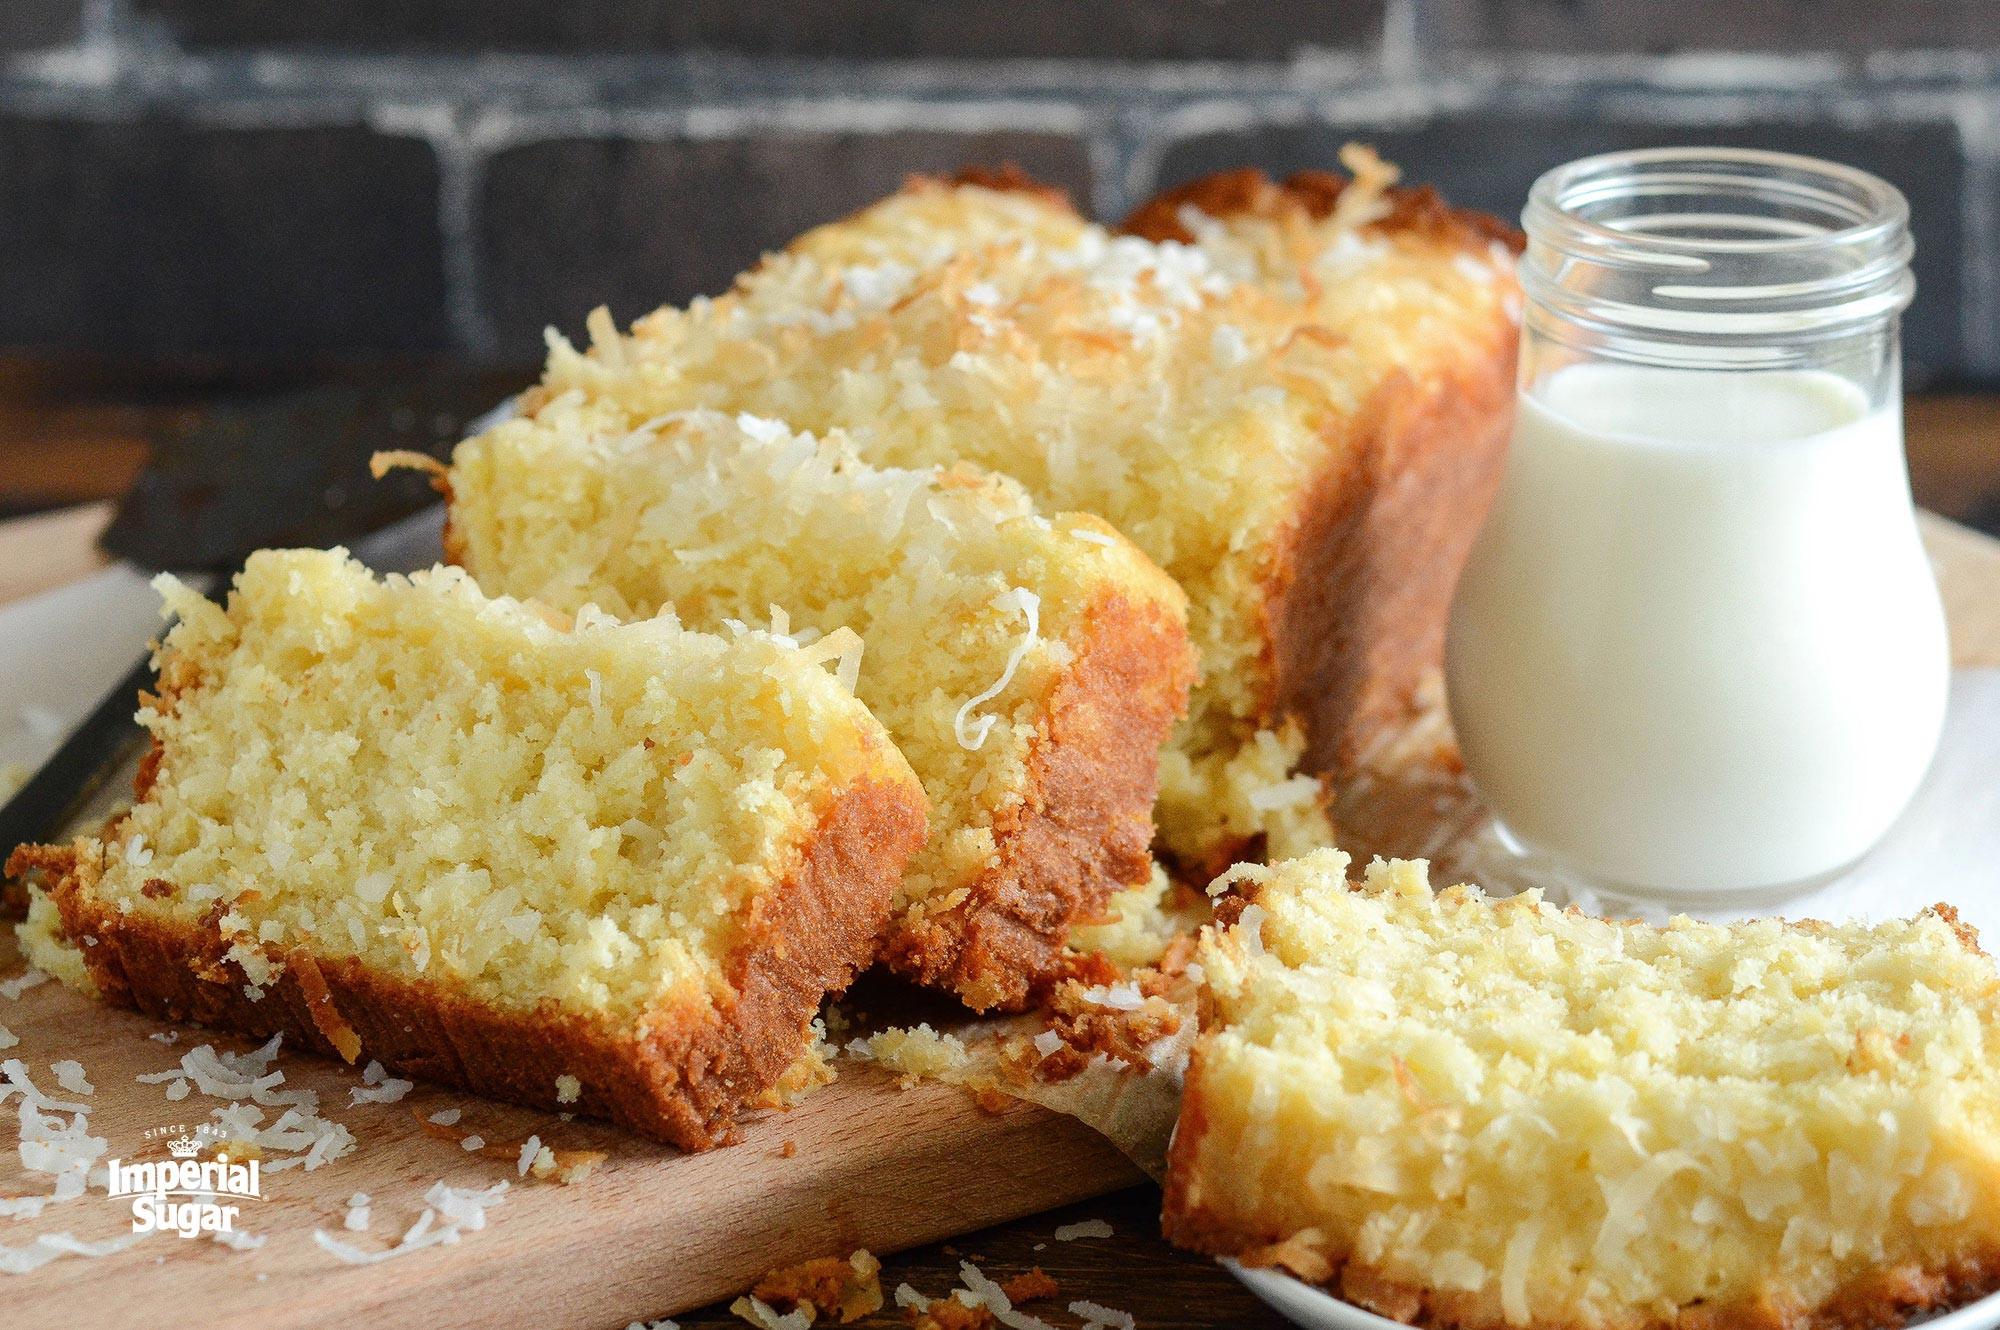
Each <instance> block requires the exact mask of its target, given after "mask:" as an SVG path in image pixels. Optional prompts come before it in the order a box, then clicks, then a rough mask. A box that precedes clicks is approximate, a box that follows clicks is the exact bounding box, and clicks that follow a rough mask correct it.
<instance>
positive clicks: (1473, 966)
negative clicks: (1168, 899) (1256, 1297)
mask: <svg viewBox="0 0 2000 1330" xmlns="http://www.w3.org/2000/svg"><path fill="white" fill-rule="evenodd" d="M1347 866H1348V865H1347V859H1346V856H1345V855H1342V854H1339V853H1337V852H1334V851H1322V852H1320V853H1317V854H1314V855H1311V856H1309V857H1306V858H1303V859H1299V860H1296V861H1293V862H1290V863H1285V864H1279V865H1276V866H1273V867H1270V868H1260V867H1245V868H1238V869H1234V870H1232V871H1231V872H1230V873H1229V874H1228V875H1226V876H1225V877H1224V878H1223V879H1222V880H1221V881H1220V882H1219V883H1218V886H1219V887H1223V888H1226V889H1227V890H1228V892H1229V894H1228V895H1226V896H1225V897H1224V899H1223V901H1222V903H1221V905H1220V907H1219V909H1218V920H1219V921H1220V922H1218V924H1217V925H1216V926H1215V927H1214V928H1213V929H1212V930H1210V931H1209V932H1207V933H1206V934H1205V935H1204V937H1203V939H1202V942H1201V945H1200V949H1199V953H1200V954H1199V963H1200V965H1201V967H1202V971H1203V974H1204V977H1205V984H1204V993H1203V996H1202V1002H1203V1007H1204V1015H1203V1018H1202V1032H1201V1036H1200V1038H1199V1041H1198V1043H1197V1046H1196V1049H1195V1052H1194V1055H1193V1059H1192V1062H1191V1064H1190V1067H1189V1070H1188V1076H1187V1089H1186V1098H1185V1100H1184V1103H1183V1106H1182V1109H1181V1116H1180V1123H1179V1128H1178V1131H1177V1134H1176V1136H1175V1138H1174V1144H1173V1148H1172V1151H1171V1155H1170V1160H1169V1178H1168V1183H1167V1191H1166V1211H1165V1224H1166V1230H1167V1233H1168V1235H1169V1236H1170V1237H1171V1238H1172V1239H1173V1240H1174V1241H1175V1242H1178V1243H1180V1244H1182V1245H1183V1246H1187V1247H1191V1248H1193V1249H1195V1250H1197V1251H1202V1252H1209V1253H1214V1254H1218V1255H1228V1256H1234V1257H1236V1258H1238V1259H1240V1260H1243V1261H1245V1262H1247V1263H1251V1264H1266V1265H1268V1264H1277V1265H1282V1266H1284V1267H1286V1268H1288V1269H1289V1270H1291V1271H1292V1272H1294V1273H1295V1274H1297V1275H1299V1276H1300V1277H1302V1278H1304V1279H1306V1280H1308V1281H1310V1282H1312V1283H1316V1284H1321V1285H1324V1286H1326V1287H1327V1288H1328V1289H1330V1290H1331V1291H1333V1292H1335V1293H1337V1294H1339V1295H1340V1296H1342V1297H1344V1298H1346V1299H1348V1300H1349V1301H1351V1302H1356V1303H1359V1304H1360V1305H1362V1306H1364V1307H1368V1308H1370V1309H1372V1310H1375V1311H1378V1312H1380V1313H1382V1314H1384V1315H1386V1316H1389V1317H1392V1318H1394V1319H1396V1320H1400V1321H1405V1322H1409V1323H1412V1324H1418V1325H1426V1326H1436V1327H1445V1326H1451V1327H1464V1328H1466V1330H1485V1328H1487V1327H1493V1328H1495V1330H1497V1328H1498V1327H1503V1326H1512V1327H1549V1328H1550V1330H1553V1328H1554V1327H1564V1328H1565V1330H1575V1328H1578V1327H1589V1328H1590V1330H1599V1328H1602V1330H1611V1328H1613V1327H1616V1328H1617V1330H1651V1328H1652V1327H1659V1328H1660V1330H1666V1328H1667V1327H1678V1328H1679V1330H1690V1328H1693V1327H1699V1328H1701V1330H1720V1328H1721V1327H1736V1326H1746V1327H1760V1328H1762V1327H1769V1328H1770V1330H1780V1328H1783V1330H1805V1328H1806V1327H1815V1326H1828V1327H1831V1326H1881V1325H1897V1324H1900V1323H1901V1322H1902V1318H1903V1317H1904V1316H1905V1315H1906V1314H1908V1313H1913V1312H1918V1311H1923V1310H1926V1309H1930V1308H1935V1307H1943V1306H1949V1305H1952V1304H1955V1303H1958V1302H1963V1301H1966V1300H1969V1299H1971V1298H1974V1297H1976V1296H1979V1295H1982V1294H1984V1293H1987V1292H1990V1291H1992V1290H1993V1289H1995V1288H1996V1287H2000V983H1996V979H1995V975H1994V967H1993V965H1992V962H1991V961H1990V960H1989V959H1988V958H1987V957H1986V956H1985V955H1984V954H1983V953H1982V952H1981V951H1980V950H1979V948H1978V946H1977V945H1976V941H1975V939H1974V937H1973V935H1972V933H1971V931H1970V930H1969V929H1967V928H1965V927H1963V926H1961V925H1960V924H1959V923H1958V922H1957V920H1956V918H1955V916H1954V915H1953V914H1952V912H1951V911H1950V910H1949V909H1948V908H1946V907H1944V906H1938V907H1936V908H1934V909H1931V910H1926V911H1925V912H1923V913H1922V914H1920V915H1918V916H1916V917H1915V918H1913V919H1907V920H1901V921H1897V922H1893V923H1883V924H1875V925H1866V924H1851V925H1846V926H1841V927H1834V926H1831V925H1828V924H1822V923H1801V924H1788V923H1783V922H1779V921H1775V920H1759V921H1755V922H1750V923H1742V924H1732V925H1727V926H1725V925H1716V924H1700V923H1694V922H1691V921H1689V920H1687V919H1678V920H1676V921H1675V922H1673V923H1672V924H1670V925H1668V926H1666V927H1664V928H1654V927H1649V926H1646V925H1641V924H1620V923H1611V922H1607V921H1605V920H1601V919H1595V918H1591V917H1588V916H1585V915H1582V914H1580V913H1578V912H1576V911H1573V910H1572V911H1563V910H1558V909H1556V908H1554V907H1553V906H1550V905H1547V904H1545V903H1543V902H1542V901H1541V899H1540V898H1539V896H1538V895H1537V894H1534V893H1530V894H1528V895H1524V896H1519V897H1514V898H1511V899H1506V900H1489V899H1488V898H1487V897H1485V896H1484V895H1482V894H1481V893H1480V892H1479V891H1478V890H1477V889H1476V888H1472V887H1452V888H1450V889H1448V890H1445V891H1439V892H1433V891H1431V889H1430V888H1429V886H1428V885H1426V883H1425V874H1424V867H1423V865H1422V864H1420V863H1405V862H1395V863H1385V862H1382V861H1379V860H1378V861H1377V862H1376V863H1375V864H1374V865H1372V866H1371V867H1370V868H1369V869H1368V871H1367V873H1366V875H1365V876H1364V878H1363V879H1362V881H1361V882H1360V883H1358V884H1357V885H1355V886H1353V887H1351V888H1350V886H1349V885H1348V883H1347V880H1346V873H1347Z"/></svg>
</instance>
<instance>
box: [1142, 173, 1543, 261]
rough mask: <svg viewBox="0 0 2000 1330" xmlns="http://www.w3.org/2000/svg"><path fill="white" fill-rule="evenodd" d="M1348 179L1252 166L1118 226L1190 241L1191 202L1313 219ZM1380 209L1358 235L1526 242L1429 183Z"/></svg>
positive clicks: (1158, 199) (1393, 195) (1237, 213)
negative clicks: (1280, 174)
mask: <svg viewBox="0 0 2000 1330" xmlns="http://www.w3.org/2000/svg"><path fill="white" fill-rule="evenodd" d="M1353 183H1354V182H1353V181H1352V180H1350V179H1349V178H1348V177H1346V176H1344V175H1338V174H1336V173H1334V172H1332V171H1300V172H1299V173H1298V174H1296V175H1293V176H1290V177H1288V178H1287V179H1286V180H1284V181H1283V182H1282V183H1280V182H1278V181H1275V180H1273V179H1271V177H1270V176H1268V175H1266V174H1264V172H1262V171H1260V170H1258V169H1257V168H1256V167H1254V166H1244V167H1238V168H1237V169H1236V170H1233V171H1217V172H1216V173H1215V174H1213V175H1206V176H1203V177H1201V178H1200V179H1198V180H1190V181H1189V182H1188V183H1187V184H1185V185H1180V186H1177V187H1175V188H1173V189H1169V190H1165V191H1163V192H1161V193H1159V194H1155V195H1154V196H1153V197H1152V198H1150V199H1148V200H1146V201H1145V202H1144V203H1142V204H1140V205H1139V206H1138V207H1137V208H1135V209H1134V210H1133V211H1132V214H1131V216H1129V217H1127V218H1126V219H1125V221H1124V223H1123V225H1121V226H1120V227H1119V229H1120V230H1121V231H1123V232H1125V233H1126V234H1128V235H1135V236H1142V237H1144V238H1145V239H1147V240H1178V241H1181V242H1183V243H1188V242H1191V241H1193V239H1194V235H1193V233H1191V232H1190V231H1189V230H1188V229H1187V226H1186V224H1185V223H1184V222H1182V220H1181V209H1183V208H1185V207H1187V206H1189V205H1190V204H1192V205H1193V206H1194V208H1195V210H1196V211H1198V212H1204V213H1207V214H1208V215H1209V216H1211V217H1218V218H1227V217H1245V216H1249V217H1281V216H1283V215H1284V214H1285V213H1287V212H1302V213H1304V214H1305V216H1306V217H1308V218H1310V219H1311V220H1313V221H1318V220H1320V219H1322V218H1324V217H1326V216H1328V215H1330V214H1331V213H1332V212H1333V209H1334V205H1335V204H1336V203H1337V202H1338V201H1339V199H1340V196H1341V194H1342V193H1343V192H1344V191H1345V190H1346V189H1347V188H1348V187H1349V186H1350V185H1352V184H1353ZM1383 201H1384V202H1385V203H1386V204H1387V205H1388V207H1387V210H1386V211H1385V212H1384V213H1383V214H1382V215H1381V216H1380V217H1377V218H1375V219H1374V220H1373V221H1370V222H1368V223H1367V224H1366V225H1364V226H1363V228H1362V229H1363V230H1364V231H1375V232H1384V233H1397V234H1427V235H1431V236H1435V237H1436V238H1437V239H1438V240H1439V241H1441V242H1443V243H1445V244H1449V245H1455V246H1467V247H1480V248H1483V247H1484V246H1485V245H1486V244H1488V243H1489V242H1491V241H1495V240H1497V241H1499V242H1500V243H1501V244H1503V245H1506V246H1507V247H1508V248H1510V249H1512V250H1514V251H1515V252H1516V253H1519V252H1520V251H1521V249H1522V248H1523V247H1524V246H1525V245H1526V243H1527V240H1526V237H1524V236H1523V235H1522V234H1521V233H1520V231H1518V230H1517V229H1515V228H1514V227H1512V226H1509V225H1508V224H1507V223H1506V222H1503V221H1501V220H1500V219H1499V218H1498V217H1494V216H1490V215H1489V214H1487V213H1483V212H1474V211H1473V210H1471V209H1470V208H1454V207H1452V206H1451V205H1450V204H1449V203H1446V202H1445V200H1444V197H1443V196H1442V195H1440V194H1439V193H1438V192H1437V191H1436V190H1435V189H1432V188H1431V187H1430V186H1429V185H1419V186H1415V187H1413V188H1398V189H1390V190H1388V191H1386V192H1385V193H1384V195H1383Z"/></svg>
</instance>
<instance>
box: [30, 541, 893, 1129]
mask: <svg viewBox="0 0 2000 1330" xmlns="http://www.w3.org/2000/svg"><path fill="white" fill-rule="evenodd" d="M161 586H162V590H163V592H164V594H165V596H166V599H167V604H168V608H169V609H171V610H172V611H174V612H175V613H177V614H179V616H180V622H179V623H178V624H177V625H176V626H175V627H174V628H173V629H172V631H171V632H169V633H168V634H167V636H166V640H165V642H164V644H163V645H162V647H161V649H160V651H159V665H160V683H159V696H158V697H157V698H148V699H145V705H144V708H143V710H142V711H141V712H140V720H141V722H142V723H143V724H144V725H145V726H146V728H147V729H149V730H150V731H151V732H152V737H153V748H152V752H151V755H150V756H149V757H148V759H147V761H146V763H145V765H144V767H143V768H142V771H141V775H140V778H139V781H138V789H137V796H138V798H137V802H136V804H135V805H134V806H133V808H132V809H131V811H130V812H128V813H126V814H124V815H123V816H122V817H120V818H119V819H118V820H117V821H116V822H115V824H113V825H112V826H111V827H109V828H107V830H106V831H105V832H104V833H103V835H102V836H98V837H88V836H87V837H84V838H81V839H79V840H77V841H75V842H73V843H72V844H69V845H66V846H42V847H28V848H26V849H24V850H22V851H21V852H19V853H18V854H17V855H16V856H15V857H14V859H13V862H12V863H11V864H10V866H9V870H10V872H21V871H24V870H27V869H30V868H39V869H42V870H44V880H45V881H44V885H45V887H46V895H45V896H42V897H41V898H39V899H38V900H37V901H36V905H35V909H34V910H33V912H32V914H31V917H30V919H29V922H28V923H27V924H25V925H23V928H24V930H25V932H26V933H27V937H26V943H27V945H28V948H29V950H30V952H31V954H34V955H36V956H38V957H40V956H48V957H51V959H52V963H54V964H55V965H56V967H57V971H58V973H59V974H61V975H63V976H64V977H65V978H68V979H69V980H71V981H73V982H78V983H81V984H83V985H85V986H88V987H90V988H94V989H95V991H96V992H97V993H98V994H99V995H101V996H102V997H103V998H105V999H106V1000H108V1001H111V1002H114V1003H118V1004H120V1005H125V1006H131V1007H136V1008H138V1009H140V1010H142V1011H145V1012H148V1013H150V1014H153V1015H157V1016H161V1017H164V1018H167V1019H173V1020H188V1019H192V1020H198V1021H204V1022H209V1023H214V1024H219V1025H228V1026H234V1027H236V1028H238V1029H241V1030H244V1031H246V1032H249V1033H252V1034H257V1035H268V1034H270V1033H272V1032H275V1031H280V1030H282V1031H284V1032H285V1034H286V1036H287V1038H289V1039H293V1040H297V1041H302V1042H304V1043H305V1044H306V1045H308V1046H310V1047H313V1048H315V1049H318V1050H319V1051H322V1052H337V1053H339V1054H340V1055H341V1056H343V1057H345V1058H346V1059H347V1060H348V1061H350V1062H351V1061H354V1060H355V1059H356V1058H357V1057H362V1056H365V1057H367V1058H373V1059H379V1060H380V1061H381V1062H383V1063H384V1064H385V1065H387V1066H389V1067H392V1068H395V1069H397V1070H400V1071H405V1072H408V1073H411V1074H413V1075H417V1076H422V1077H427V1078H430V1079H434V1080H440V1081H445V1082H448V1083H452V1084H456V1085H461V1086H464V1087H466V1088H468V1089H471V1090H475V1091H478V1092H480V1093H483V1094H488V1095H492V1096H495V1097H498V1098H503V1099H510V1100H513V1101H515V1102H518V1103H524V1104H531V1105H539V1106H542V1107H547V1108H557V1107H575V1108H576V1109H579V1110H581V1111H584V1112H590V1113H595V1114H598V1115H601V1116H606V1117H610V1118H613V1119H615V1120H617V1121H618V1122H621V1123H623V1124H624V1125H626V1126H628V1127H631V1128H633V1129H635V1130H637V1131H641V1132H644V1133H646V1134H648V1135H651V1136H655V1137H658V1138H661V1139H664V1140H668V1141H671V1142H673V1143H675V1144H677V1145H680V1146H682V1147H684V1148H688V1149H698V1148H701V1147H703V1146H707V1145H711V1144H715V1143H717V1142H719V1141H721V1140H723V1139H725V1138H726V1137H727V1136H728V1134H729V1131H730V1127H731V1118H732V1115H733V1114H734V1113H735V1112H736V1111H737V1110H738V1109H739V1108H741V1107H743V1106H745V1105H746V1104H750V1103H753V1102H756V1101H758V1100H759V1099H760V1098H763V1097H765V1096H767V1095H768V1094H769V1093H770V1092H771V1091H772V1090H773V1087H774V1086H776V1085H777V1084H778V1082H779V1080H780V1078H781V1076H782V1075H783V1074H784V1073H785V1072H786V1070H787V1069H788V1068H790V1067H791V1066H792V1065H793V1064H794V1063H795V1062H798V1061H800V1060H801V1059H802V1058H807V1057H808V1056H809V1051H810V1049H811V1045H812V1040H811V1029H810V1027H811V1022H812V1019H813V1016H814V1014H815V1011H816V1009H817V1007H818V1005H819V1003H820V1001H821V999H822V998H823V997H824V996H825V995H826V994H827V993H828V992H829V991H833V990H839V989H842V988H844V987H845V986H846V984H847V982H848V980H849V979H850V978H851V977H852V975H853V974H854V972H855V971H856V970H857V969H858V968H859V967H861V966H863V965H865V964H866V963H867V962H868V961H869V959H870V958H871V957H872V955H873V954H874V950H875V946H876V938H877V936H878V935H879V932H880V929H881V926H882V924H883V921H884V920H885V918H886V916H887V913H888V909H889V902H890V898H891V896H892V894H893V893H894V891H895V887H896V883H897V881H898V879H899V877H900V874H901V869H902V866H903V863H904V862H905V860H906V859H907V857H908V856H909V854H910V853H911V852H912V851H913V850H914V849H915V848H916V847H917V845H918V844H920V843H921V841H922V839H923V830H924V797H923V792H922V789H921V787H920V785H919V784H918V782H917V780H916V778H915V776H913V775H912V774H911V772H910V770H909V766H908V764H907V763H905V762H904V760H903V758H902V755H901V754H900V753H898V752H897V750H896V748H895V746H894V744H893V743H891V742H890V740H889V738H888V737H887V736H886V735H885V734H884V733H883V732H882V729H881V727H880V726H879V725H878V724H876V722H875V721H874V719H873V718H872V717H870V716H869V714H868V712H867V710H866V709H865V708H864V707H863V706H862V705H861V703H860V702H858V701H856V700H855V698H854V697H853V695H852V694H851V693H850V692H849V690H848V688H847V686H846V685H844V684H843V683H842V682H841V681H839V680H838V679H836V678H835V677H834V675H833V674H832V673H830V672H829V671H828V670H827V669H826V667H825V663H824V662H825V661H827V660H828V659H830V658H831V657H833V656H835V655H837V654H840V653H842V652H845V653H847V654H849V655H850V656H851V654H852V652H853V651H854V650H855V648H856V645H857V644H856V643H855V642H854V640H853V637H852V635H851V634H847V635H838V636H831V637H828V638H825V639H822V640H821V641H820V642H819V643H816V644H814V645H812V646H805V647H801V646H799V645H797V644H796V643H795V642H794V641H792V640H790V639H787V638H783V637H780V636H776V635H773V634H770V633H764V632H752V631H744V632H740V633H736V634H734V635H733V636H718V635H711V634H707V633H700V632H693V631H689V630H687V629H684V628H682V627H681V626H680V625H679V624H678V623H677V622H675V621H674V620H673V619H672V618H671V616H664V617H661V618H656V619H650V620H647V621H645V622H639V623H631V624H623V625H621V624H619V623H617V622H615V621H614V620H612V619H611V618H609V617H608V616H606V615H602V614H598V613H595V612H592V611H588V610H586V611H584V612H582V613H581V614H579V615H578V616H577V617H576V619H575V620H574V621H571V620H570V619H569V618H568V617H567V616H564V615H560V614H558V613H557V612H555V611H553V610H548V609H545V608H542V607H536V606H531V605H524V604H522V603H520V602H518V601H515V600H511V599H489V598H488V597H486V596H485V595H483V594H482V593H481V592H480V591H479V589H478V588H477V587H475V586H474V584H473V582H472V579H471V578H470V577H468V576H467V575H466V574H465V573H464V572H462V571H460V570H458V569H455V568H440V569H438V570H436V571H434V572H431V573H419V574H417V575H415V576H413V577H410V578H402V577H391V578H389V579H388V580H387V581H378V580H376V579H375V578H374V577H373V576H371V575H370V574H369V573H368V571H367V570H366V569H364V568H362V567H361V566H360V565H359V564H356V563H353V562H351V561H349V560H348V559H347V558H346V557H345V555H344V552H342V551H337V550H336V551H331V552H326V551H317V550H289V551H264V552H261V553H258V554H256V555H253V556H252V557H251V559H250V560H249V562H248V563H247V564H246V565H245V567H244V569H243V571H242V573H241V574H240V575H239V576H238V578H237V579H236V584H235V589H234V591H233V593H232V594H231V596H230V598H229V604H228V608H227V609H226V610H225V609H223V608H221V607H218V606H216V605H215V604H213V603H212V602H210V601H208V600H205V599H203V598H202V597H201V596H199V595H196V594H195V593H193V592H192V591H189V590H188V589H187V588H185V587H183V586H182V585H180V584H179V583H177V582H175V581H173V580H172V579H171V578H163V579H162V580H161ZM65 951H67V954H68V957H69V959H67V960H66V959H64V957H63V953H64V952H65ZM78 957H80V961H79V960H77V959H76V958H78ZM559 1083H560V1084H561V1087H562V1088H559ZM564 1090H568V1091H569V1093H564ZM579 1091H580V1093H579ZM572 1100H573V1101H574V1102H573V1103H572V1102H571V1101H572Z"/></svg>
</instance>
